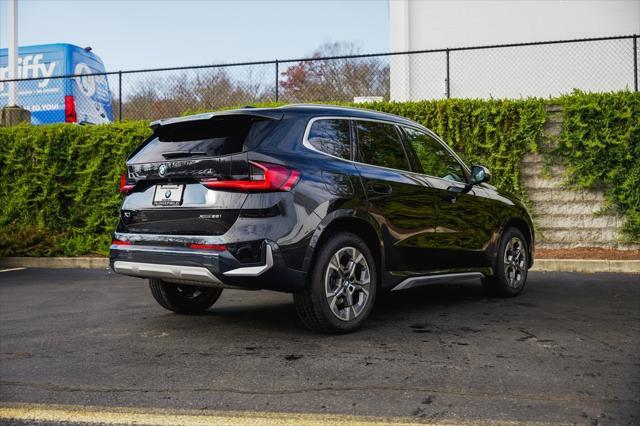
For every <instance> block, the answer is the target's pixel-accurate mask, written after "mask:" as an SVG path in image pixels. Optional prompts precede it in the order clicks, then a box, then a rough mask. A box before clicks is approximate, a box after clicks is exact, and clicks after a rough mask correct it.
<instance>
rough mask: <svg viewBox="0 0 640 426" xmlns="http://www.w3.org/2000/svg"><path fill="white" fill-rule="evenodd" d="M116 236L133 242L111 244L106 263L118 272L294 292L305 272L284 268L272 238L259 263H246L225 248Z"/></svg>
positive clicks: (222, 286) (220, 285)
mask: <svg viewBox="0 0 640 426" xmlns="http://www.w3.org/2000/svg"><path fill="white" fill-rule="evenodd" d="M128 235H133V234H128ZM117 238H118V239H121V240H124V241H131V242H132V243H133V244H132V245H112V246H111V250H110V253H109V264H110V266H111V268H112V269H113V270H114V272H116V273H119V274H123V275H129V276H133V277H139V278H158V279H161V280H163V281H167V282H174V283H177V284H191V285H199V286H206V287H221V288H241V289H247V290H257V289H268V290H276V291H285V292H295V291H297V290H299V289H301V288H303V287H304V285H305V274H304V273H303V272H301V271H296V270H293V269H290V268H289V267H287V266H286V263H285V261H284V259H283V257H282V254H281V252H280V249H279V247H278V246H277V244H276V243H274V242H272V241H264V243H263V245H262V259H261V261H260V262H259V263H256V264H246V263H241V262H239V261H238V260H237V259H236V258H235V257H234V256H233V255H232V254H231V253H229V252H228V251H226V250H225V251H216V252H208V251H206V250H196V249H189V248H184V247H167V246H158V245H149V244H148V242H147V244H136V240H135V237H134V238H132V239H131V240H128V239H127V234H119V235H117ZM173 238H175V237H173ZM191 238H193V237H191Z"/></svg>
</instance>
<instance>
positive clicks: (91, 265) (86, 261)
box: [0, 257, 109, 269]
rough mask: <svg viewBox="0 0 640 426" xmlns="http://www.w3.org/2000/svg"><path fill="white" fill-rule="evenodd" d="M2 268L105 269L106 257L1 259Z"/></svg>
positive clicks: (107, 264) (106, 265) (107, 263)
mask: <svg viewBox="0 0 640 426" xmlns="http://www.w3.org/2000/svg"><path fill="white" fill-rule="evenodd" d="M0 267H4V268H51V269H63V268H72V269H107V268H108V267H109V258H108V257H3V258H1V259H0Z"/></svg>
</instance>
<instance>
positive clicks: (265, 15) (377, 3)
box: [0, 0, 389, 71]
mask: <svg viewBox="0 0 640 426" xmlns="http://www.w3.org/2000/svg"><path fill="white" fill-rule="evenodd" d="M18 20H19V34H18V38H19V43H20V45H21V46H26V45H32V44H44V43H71V44H76V45H79V46H82V47H84V46H91V47H92V48H93V52H94V53H95V54H97V55H98V56H99V57H100V58H102V61H103V62H104V64H105V66H106V68H107V70H109V71H117V70H127V69H140V68H156V67H172V66H183V65H200V64H212V63H223V62H241V61H258V60H272V59H288V58H299V57H306V56H309V55H310V54H311V53H312V52H313V51H314V50H315V49H316V48H317V47H319V46H320V45H321V44H322V43H325V42H335V41H348V42H353V43H355V44H356V46H357V47H359V49H360V51H361V52H362V53H375V52H387V51H389V30H388V28H389V23H388V5H387V0H342V1H339V0H288V1H287V0H278V1H275V0H262V1H260V0H235V1H229V0H224V1H223V0H209V1H207V0H171V1H169V0H128V1H127V0H110V1H105V0H19V9H18ZM7 42H8V39H7V1H6V0H0V47H7Z"/></svg>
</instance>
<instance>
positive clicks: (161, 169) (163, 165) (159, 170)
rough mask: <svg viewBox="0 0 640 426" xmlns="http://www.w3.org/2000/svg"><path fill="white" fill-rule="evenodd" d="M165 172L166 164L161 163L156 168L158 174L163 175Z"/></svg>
mask: <svg viewBox="0 0 640 426" xmlns="http://www.w3.org/2000/svg"><path fill="white" fill-rule="evenodd" d="M166 173H167V165H166V164H161V165H160V168H159V169H158V174H159V175H160V176H164V175H165V174H166Z"/></svg>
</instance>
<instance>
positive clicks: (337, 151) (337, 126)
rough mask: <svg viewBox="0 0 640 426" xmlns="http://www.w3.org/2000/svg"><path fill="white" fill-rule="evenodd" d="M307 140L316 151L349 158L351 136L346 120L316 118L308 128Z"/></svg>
mask: <svg viewBox="0 0 640 426" xmlns="http://www.w3.org/2000/svg"><path fill="white" fill-rule="evenodd" d="M307 140H308V141H309V143H310V144H311V146H313V147H314V148H315V149H317V150H318V151H321V152H324V153H325V154H329V155H333V156H335V157H339V158H344V159H345V160H349V159H350V158H351V137H350V136H349V121H347V120H337V119H336V120H334V119H331V120H329V119H327V120H316V121H314V122H313V124H312V125H311V129H309V135H308V137H307Z"/></svg>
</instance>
